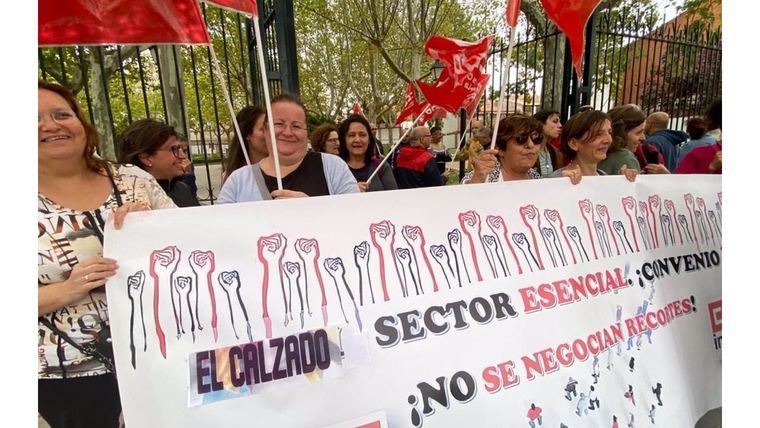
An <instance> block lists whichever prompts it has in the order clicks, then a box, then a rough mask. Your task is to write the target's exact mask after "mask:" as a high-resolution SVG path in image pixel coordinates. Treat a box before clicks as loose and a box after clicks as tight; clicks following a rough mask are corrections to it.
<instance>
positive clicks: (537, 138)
mask: <svg viewBox="0 0 760 428" xmlns="http://www.w3.org/2000/svg"><path fill="white" fill-rule="evenodd" d="M528 138H530V140H531V141H533V144H541V143H542V142H543V141H544V135H543V134H539V133H537V132H536V133H533V134H530V135H528V134H517V135H515V136H513V137H512V139H513V140H515V142H516V143H517V144H519V145H521V146H524V145H525V144H526V143H527V142H528Z"/></svg>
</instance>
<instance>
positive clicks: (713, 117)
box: [705, 98, 723, 130]
mask: <svg viewBox="0 0 760 428" xmlns="http://www.w3.org/2000/svg"><path fill="white" fill-rule="evenodd" d="M722 105H723V104H722V102H721V99H720V98H718V99H717V100H715V101H713V102H712V104H710V107H707V111H705V119H707V126H708V128H709V129H708V130H713V129H718V128H722V127H723V115H722V110H723V108H722Z"/></svg>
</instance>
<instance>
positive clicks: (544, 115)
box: [533, 109, 559, 124]
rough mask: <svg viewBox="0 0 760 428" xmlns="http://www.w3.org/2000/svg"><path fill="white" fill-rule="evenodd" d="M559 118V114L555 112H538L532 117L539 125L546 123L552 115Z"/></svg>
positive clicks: (546, 110) (545, 110)
mask: <svg viewBox="0 0 760 428" xmlns="http://www.w3.org/2000/svg"><path fill="white" fill-rule="evenodd" d="M555 114H556V115H557V116H559V112H558V111H557V110H548V109H544V110H540V111H539V112H538V113H536V114H534V115H533V117H534V118H536V119H537V120H538V121H539V122H541V123H544V124H545V123H546V121H547V120H549V118H550V117H552V116H553V115H555Z"/></svg>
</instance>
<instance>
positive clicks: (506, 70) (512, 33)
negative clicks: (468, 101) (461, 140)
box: [489, 25, 515, 149]
mask: <svg viewBox="0 0 760 428" xmlns="http://www.w3.org/2000/svg"><path fill="white" fill-rule="evenodd" d="M508 27H509V47H507V66H506V67H504V68H503V69H502V71H501V91H500V93H499V104H498V106H497V108H496V120H495V121H494V122H492V123H491V126H493V134H492V135H491V146H490V147H489V149H493V148H494V146H495V145H496V134H497V133H498V131H499V120H501V108H502V106H503V104H504V93H505V92H506V91H507V77H508V76H509V67H510V66H511V65H512V48H513V47H514V46H515V27H512V26H509V25H508Z"/></svg>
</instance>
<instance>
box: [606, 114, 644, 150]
mask: <svg viewBox="0 0 760 428" xmlns="http://www.w3.org/2000/svg"><path fill="white" fill-rule="evenodd" d="M607 116H609V119H610V122H612V145H610V149H609V151H616V150H620V149H623V148H625V147H626V146H627V145H628V132H630V131H631V130H632V129H633V128H635V127H637V126H639V125H641V124H642V123H644V122H645V121H646V120H647V116H646V115H645V114H644V112H643V111H641V110H639V109H638V108H636V107H634V106H631V105H627V104H626V105H622V106H617V107H615V108H613V109H612V110H610V111H608V112H607Z"/></svg>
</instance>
